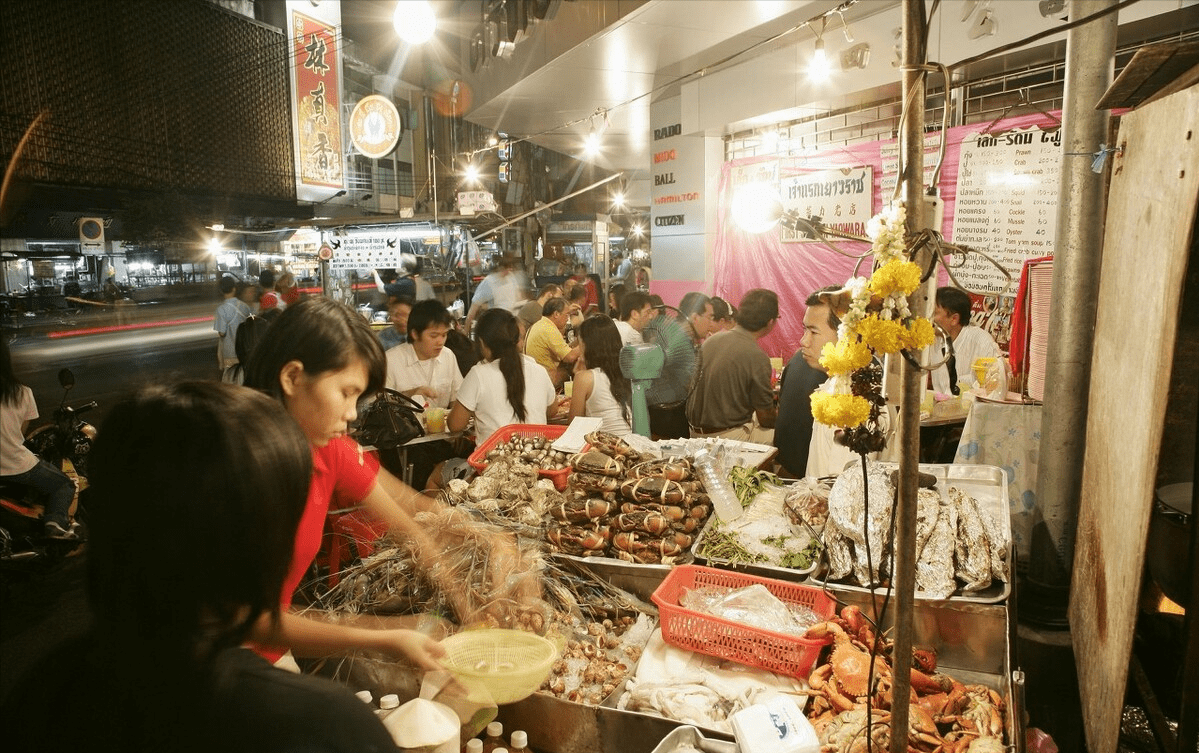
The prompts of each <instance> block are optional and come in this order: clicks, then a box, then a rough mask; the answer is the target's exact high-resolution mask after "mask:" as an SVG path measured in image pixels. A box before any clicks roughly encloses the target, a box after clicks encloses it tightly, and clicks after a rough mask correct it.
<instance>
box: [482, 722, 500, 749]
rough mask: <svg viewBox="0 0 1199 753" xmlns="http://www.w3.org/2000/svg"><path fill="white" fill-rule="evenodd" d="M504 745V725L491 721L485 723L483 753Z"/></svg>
mask: <svg viewBox="0 0 1199 753" xmlns="http://www.w3.org/2000/svg"><path fill="white" fill-rule="evenodd" d="M503 747H504V725H503V724H502V723H500V722H491V723H490V724H488V725H487V736H486V737H484V738H483V753H492V751H494V750H495V749H496V748H503Z"/></svg>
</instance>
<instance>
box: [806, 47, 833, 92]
mask: <svg viewBox="0 0 1199 753" xmlns="http://www.w3.org/2000/svg"><path fill="white" fill-rule="evenodd" d="M832 72H833V64H832V63H830V62H829V59H828V55H826V54H825V53H824V40H823V39H821V38H820V37H816V51H815V52H813V53H812V59H811V60H810V61H808V78H811V79H815V80H817V81H827V80H828V77H829V75H830V74H831V73H832Z"/></svg>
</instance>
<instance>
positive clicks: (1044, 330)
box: [1027, 259, 1053, 400]
mask: <svg viewBox="0 0 1199 753" xmlns="http://www.w3.org/2000/svg"><path fill="white" fill-rule="evenodd" d="M1028 303H1029V306H1028V311H1029V322H1028V354H1027V359H1028V396H1029V397H1031V398H1032V399H1034V400H1043V399H1044V397H1045V361H1046V360H1047V358H1048V355H1049V317H1050V315H1051V314H1052V311H1051V309H1052V307H1053V260H1052V259H1050V260H1048V261H1043V262H1039V263H1037V264H1033V265H1032V266H1030V267H1029V269H1028Z"/></svg>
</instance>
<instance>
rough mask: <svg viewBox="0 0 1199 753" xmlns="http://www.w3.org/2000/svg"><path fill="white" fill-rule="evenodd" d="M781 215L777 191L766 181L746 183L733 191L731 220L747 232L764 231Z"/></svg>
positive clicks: (771, 226)
mask: <svg viewBox="0 0 1199 753" xmlns="http://www.w3.org/2000/svg"><path fill="white" fill-rule="evenodd" d="M782 216H783V204H782V202H781V201H779V194H778V191H777V190H776V189H775V187H774V186H772V185H770V184H768V183H747V184H746V185H744V186H742V187H741V188H738V189H737V190H736V191H734V192H733V222H735V223H737V226H738V227H740V228H741V229H742V230H744V231H746V232H748V233H764V232H766V231H767V230H770V229H771V228H773V227H774V226H775V225H777V224H778V221H779V218H780V217H782Z"/></svg>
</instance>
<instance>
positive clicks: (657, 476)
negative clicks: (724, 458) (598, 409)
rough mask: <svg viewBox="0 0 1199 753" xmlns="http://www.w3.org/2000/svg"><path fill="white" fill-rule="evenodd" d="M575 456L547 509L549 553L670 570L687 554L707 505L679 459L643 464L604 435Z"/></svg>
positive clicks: (629, 449)
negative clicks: (557, 500)
mask: <svg viewBox="0 0 1199 753" xmlns="http://www.w3.org/2000/svg"><path fill="white" fill-rule="evenodd" d="M587 441H588V442H589V443H590V444H591V448H590V449H588V450H587V451H585V452H581V453H579V454H577V455H573V456H571V458H570V465H571V468H572V469H573V473H572V474H571V476H570V481H569V484H568V488H567V491H566V494H565V500H564V501H563V502H562V504H560V505H557V506H554V507H551V508H550V509H549V511H548V517H549V520H548V522H547V525H546V531H545V536H546V539H547V540H548V541H549V543H550V545H551V548H552V549H553V550H556V551H560V552H563V553H565V554H571V555H575V556H581V557H614V558H617V559H622V560H625V561H627V562H636V563H640V564H654V563H665V564H671V563H673V562H675V561H677V560H678V558H680V557H682V556H683V555H684V554H686V552H687V550H688V548H689V547H690V546H691V543H692V541H693V540H694V537H695V535H696V534H697V533H698V532H699V530H700V529H701V528H702V526H703V524H704V522H705V521H706V520H707V519H708V516H709V515H711V513H712V504H711V502H710V501H709V500H708V497H707V495H706V494H704V493H703V490H702V487H701V485H700V483H699V482H698V481H697V480H694V478H693V474H692V468H691V463H690V462H688V461H687V460H684V459H675V458H671V459H665V460H656V459H646V458H644V457H642V456H641V455H640V454H639V453H638V452H637V451H636V450H634V449H633V448H632V447H631V446H629V445H628V444H627V443H626V442H624V440H622V439H620V438H619V437H616V436H614V435H612V434H607V433H606V432H593V433H591V434H588V435H587Z"/></svg>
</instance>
